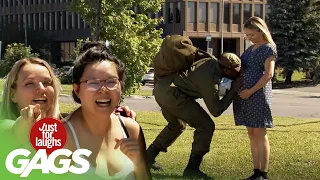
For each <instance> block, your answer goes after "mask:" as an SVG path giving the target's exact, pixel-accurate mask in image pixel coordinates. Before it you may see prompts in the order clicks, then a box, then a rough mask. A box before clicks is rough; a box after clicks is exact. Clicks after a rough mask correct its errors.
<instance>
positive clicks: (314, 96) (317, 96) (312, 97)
mask: <svg viewBox="0 0 320 180" xmlns="http://www.w3.org/2000/svg"><path fill="white" fill-rule="evenodd" d="M302 97H303V98H320V96H302Z"/></svg>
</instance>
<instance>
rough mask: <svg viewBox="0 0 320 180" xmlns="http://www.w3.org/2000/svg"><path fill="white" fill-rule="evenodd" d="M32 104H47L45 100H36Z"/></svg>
mask: <svg viewBox="0 0 320 180" xmlns="http://www.w3.org/2000/svg"><path fill="white" fill-rule="evenodd" d="M32 102H33V103H34V104H44V103H46V102H47V98H36V99H34V100H33V101H32Z"/></svg>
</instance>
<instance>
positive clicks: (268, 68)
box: [239, 56, 275, 99]
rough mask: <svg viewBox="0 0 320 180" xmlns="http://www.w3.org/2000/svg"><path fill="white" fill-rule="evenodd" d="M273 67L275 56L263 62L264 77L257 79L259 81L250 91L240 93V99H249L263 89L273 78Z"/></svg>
mask: <svg viewBox="0 0 320 180" xmlns="http://www.w3.org/2000/svg"><path fill="white" fill-rule="evenodd" d="M274 67H275V56H270V57H269V58H267V59H266V60H265V62H264V69H265V71H264V75H263V76H262V77H261V78H260V79H259V81H258V82H257V83H256V84H255V85H254V86H253V87H252V88H250V89H245V90H243V91H241V92H240V94H239V95H240V97H241V98H242V99H247V98H249V97H250V96H251V95H252V94H254V93H255V92H257V91H258V90H259V89H261V88H263V87H264V86H265V85H266V84H267V83H268V82H269V81H270V80H271V79H272V77H273V75H274Z"/></svg>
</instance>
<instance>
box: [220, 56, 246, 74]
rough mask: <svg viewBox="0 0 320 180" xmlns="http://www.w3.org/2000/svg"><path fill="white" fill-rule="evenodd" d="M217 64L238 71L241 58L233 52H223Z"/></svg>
mask: <svg viewBox="0 0 320 180" xmlns="http://www.w3.org/2000/svg"><path fill="white" fill-rule="evenodd" d="M218 62H219V64H220V65H222V66H223V67H226V68H232V69H235V70H236V71H240V67H241V60H240V58H239V57H238V56H237V55H236V54H234V53H223V54H222V55H221V57H220V58H219V60H218Z"/></svg>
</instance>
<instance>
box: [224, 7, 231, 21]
mask: <svg viewBox="0 0 320 180" xmlns="http://www.w3.org/2000/svg"><path fill="white" fill-rule="evenodd" d="M223 17H224V18H223V23H224V24H229V23H230V4H229V3H226V4H224V12H223Z"/></svg>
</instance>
